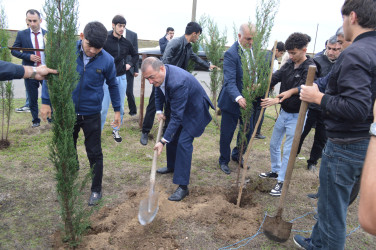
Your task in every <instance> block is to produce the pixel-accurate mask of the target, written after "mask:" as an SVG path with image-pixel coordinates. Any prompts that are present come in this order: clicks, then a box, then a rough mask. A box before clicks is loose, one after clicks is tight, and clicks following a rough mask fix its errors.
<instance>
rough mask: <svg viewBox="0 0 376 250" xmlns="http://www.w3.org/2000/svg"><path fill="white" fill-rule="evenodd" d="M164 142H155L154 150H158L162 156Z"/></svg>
mask: <svg viewBox="0 0 376 250" xmlns="http://www.w3.org/2000/svg"><path fill="white" fill-rule="evenodd" d="M163 147H164V146H163V144H162V143H161V142H157V143H156V144H155V146H154V148H153V149H154V150H157V152H158V156H160V155H161V153H162V150H163Z"/></svg>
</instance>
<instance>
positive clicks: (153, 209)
mask: <svg viewBox="0 0 376 250" xmlns="http://www.w3.org/2000/svg"><path fill="white" fill-rule="evenodd" d="M157 212H158V194H156V193H154V194H152V195H149V197H148V198H147V199H144V200H142V201H141V202H140V208H139V210H138V221H139V222H140V224H141V225H143V226H145V225H146V224H149V223H150V222H152V221H153V220H154V218H155V216H156V215H157Z"/></svg>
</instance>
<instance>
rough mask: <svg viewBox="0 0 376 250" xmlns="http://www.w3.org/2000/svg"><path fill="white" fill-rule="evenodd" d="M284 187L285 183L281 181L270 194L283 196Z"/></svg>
mask: <svg viewBox="0 0 376 250" xmlns="http://www.w3.org/2000/svg"><path fill="white" fill-rule="evenodd" d="M282 187H283V182H281V181H279V182H277V184H276V185H275V187H274V188H273V189H272V191H270V193H269V194H270V195H271V196H281V194H282Z"/></svg>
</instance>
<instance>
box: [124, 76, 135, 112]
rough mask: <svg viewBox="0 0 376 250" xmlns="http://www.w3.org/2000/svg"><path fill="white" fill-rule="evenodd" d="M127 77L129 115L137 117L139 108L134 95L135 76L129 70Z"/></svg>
mask: <svg viewBox="0 0 376 250" xmlns="http://www.w3.org/2000/svg"><path fill="white" fill-rule="evenodd" d="M126 75H127V91H126V95H127V100H128V107H129V114H130V115H135V114H137V107H136V101H135V99H134V95H133V83H134V76H133V74H132V73H131V72H129V70H127V71H126Z"/></svg>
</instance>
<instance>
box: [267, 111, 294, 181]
mask: <svg viewBox="0 0 376 250" xmlns="http://www.w3.org/2000/svg"><path fill="white" fill-rule="evenodd" d="M298 116H299V114H298V113H287V112H286V111H284V110H283V109H281V112H280V113H279V117H278V119H277V121H276V123H275V124H274V129H273V134H272V137H271V138H270V161H271V165H272V171H273V172H274V173H278V181H284V180H285V174H286V169H287V163H288V161H289V157H290V151H291V146H292V141H293V140H294V134H295V128H296V123H297V121H298ZM285 134H286V140H285V143H284V145H283V156H282V160H281V145H282V140H283V137H284V136H285Z"/></svg>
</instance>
